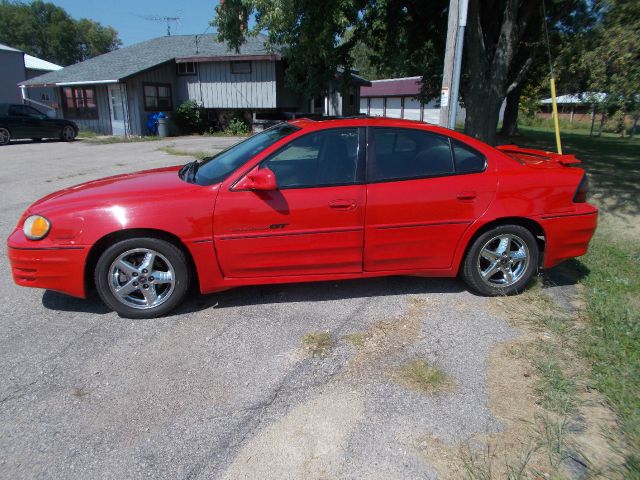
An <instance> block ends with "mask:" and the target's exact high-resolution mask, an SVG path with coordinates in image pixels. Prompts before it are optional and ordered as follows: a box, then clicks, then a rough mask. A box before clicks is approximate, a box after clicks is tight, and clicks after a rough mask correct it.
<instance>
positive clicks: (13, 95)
mask: <svg viewBox="0 0 640 480" xmlns="http://www.w3.org/2000/svg"><path fill="white" fill-rule="evenodd" d="M0 72H2V73H0V103H20V102H21V100H22V95H21V94H20V89H19V88H18V82H22V81H23V80H25V74H26V72H25V69H24V53H22V52H14V51H12V50H0Z"/></svg>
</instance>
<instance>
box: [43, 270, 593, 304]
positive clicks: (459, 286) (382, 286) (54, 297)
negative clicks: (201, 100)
mask: <svg viewBox="0 0 640 480" xmlns="http://www.w3.org/2000/svg"><path fill="white" fill-rule="evenodd" d="M588 273H589V270H588V269H587V268H586V267H585V266H584V265H583V264H582V263H581V262H579V261H578V260H569V261H567V262H565V263H563V264H561V265H559V266H557V267H554V268H552V269H549V270H546V271H545V272H544V283H545V285H546V286H573V285H575V284H576V283H578V282H579V281H580V279H582V278H583V277H584V276H585V275H587V274H588ZM466 291H469V290H468V289H467V287H466V285H465V284H464V283H463V282H462V281H461V280H459V279H457V278H422V277H381V278H368V279H358V280H342V281H328V282H309V283H294V284H281V285H258V286H251V287H237V288H233V289H230V290H226V291H224V292H218V293H213V294H208V295H201V294H198V293H196V292H194V293H192V294H191V295H189V296H188V297H187V299H186V300H185V302H184V303H183V304H182V305H181V306H179V307H178V308H177V309H176V310H175V311H174V312H173V314H174V315H176V314H177V315H180V314H187V313H193V312H199V311H201V310H206V309H207V308H214V307H215V308H233V307H244V306H251V305H263V304H277V303H297V302H325V301H335V300H345V299H353V298H368V297H383V296H394V295H410V294H425V293H427V294H428V293H439V294H440V293H461V292H466ZM470 293H472V294H473V292H470ZM42 304H43V305H44V307H45V308H47V309H49V310H58V311H62V312H81V313H92V314H98V315H103V314H105V313H109V312H110V310H109V309H108V308H107V307H106V306H104V304H103V303H102V302H101V301H100V299H99V298H98V296H97V295H96V294H95V293H93V294H92V295H91V296H90V297H89V298H87V299H86V300H82V299H79V298H74V297H69V296H67V295H63V294H61V293H57V292H54V291H51V290H47V291H46V292H45V293H44V295H43V297H42Z"/></svg>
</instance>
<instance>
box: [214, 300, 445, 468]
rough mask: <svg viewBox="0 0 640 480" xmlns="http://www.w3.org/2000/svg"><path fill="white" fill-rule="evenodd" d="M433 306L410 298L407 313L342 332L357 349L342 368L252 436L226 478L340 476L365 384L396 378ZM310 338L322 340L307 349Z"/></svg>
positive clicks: (361, 408) (362, 403) (360, 416)
mask: <svg viewBox="0 0 640 480" xmlns="http://www.w3.org/2000/svg"><path fill="white" fill-rule="evenodd" d="M430 305H432V302H430V301H429V300H425V299H415V298H414V299H411V300H410V301H409V308H408V311H407V312H406V313H405V314H403V315H400V316H397V317H394V318H392V319H388V320H383V321H380V322H376V323H374V324H373V325H371V327H370V328H369V329H367V330H366V331H365V332H356V333H353V334H349V335H346V336H345V337H343V338H342V341H344V342H349V343H350V344H351V345H352V346H353V347H354V348H355V349H356V352H355V355H353V357H352V359H351V360H350V361H349V363H348V364H347V365H346V367H345V368H344V370H343V371H342V373H340V374H339V375H337V376H336V377H334V379H333V380H332V381H331V382H330V383H328V384H327V385H325V387H323V388H322V390H321V392H320V393H318V394H317V395H315V396H313V397H312V398H311V399H310V400H308V401H307V402H305V403H303V404H301V405H298V406H296V407H294V408H293V409H291V410H290V411H289V412H287V414H286V415H284V416H283V417H282V418H281V419H279V420H278V421H276V422H275V423H273V424H270V425H268V426H266V427H265V428H263V429H262V430H260V431H259V432H258V433H257V434H256V435H255V436H253V437H252V438H251V439H250V440H249V441H248V442H247V443H246V444H245V445H244V446H243V447H242V449H241V450H240V452H239V454H238V455H237V456H236V458H235V459H234V461H233V463H232V465H231V466H230V467H229V469H228V470H227V472H226V475H225V477H224V478H225V479H227V480H232V479H233V480H236V479H249V478H260V479H282V478H305V479H333V478H340V475H341V473H340V472H341V468H342V466H343V463H344V461H345V455H348V451H347V447H346V446H345V442H346V441H347V439H348V437H349V434H350V433H351V432H352V431H353V430H354V429H355V428H356V426H357V425H358V423H359V422H360V421H361V420H363V419H364V413H365V399H366V396H365V391H364V386H365V385H368V384H369V383H370V382H372V381H376V382H378V381H385V380H386V379H389V378H394V375H395V373H394V372H396V370H397V367H398V365H399V364H400V363H402V361H404V360H405V359H406V355H407V353H406V350H407V347H408V346H410V345H412V344H413V343H415V342H416V341H417V340H419V338H420V337H419V335H420V329H421V327H422V319H423V318H424V316H425V315H427V314H428V311H427V310H426V308H427V307H428V306H430ZM314 339H315V336H314ZM308 343H311V344H312V345H316V344H317V343H318V342H317V341H311V340H309V342H305V347H304V350H308ZM321 343H322V342H321ZM300 350H303V349H300ZM306 353H308V352H306ZM302 356H303V357H304V355H302ZM314 361H323V360H319V359H315V360H314ZM381 373H382V375H381Z"/></svg>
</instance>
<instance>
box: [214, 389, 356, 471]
mask: <svg viewBox="0 0 640 480" xmlns="http://www.w3.org/2000/svg"><path fill="white" fill-rule="evenodd" d="M363 413H364V402H363V400H362V398H361V396H360V395H359V394H357V393H355V392H349V391H344V390H341V389H339V390H335V389H333V388H332V389H331V390H330V391H328V392H326V393H323V394H320V395H318V396H317V397H314V398H313V399H311V400H310V401H308V402H306V403H304V404H302V405H299V406H297V407H295V408H294V409H293V410H291V411H290V412H289V413H288V414H287V415H286V416H285V417H283V418H282V419H281V420H279V421H277V422H276V423H274V424H272V425H270V426H268V427H266V428H265V429H263V430H262V431H260V432H259V433H258V434H257V435H256V436H255V437H253V438H252V439H251V440H250V441H249V442H248V443H247V444H246V445H245V446H244V447H243V448H242V450H241V451H240V453H239V454H238V456H237V457H236V458H235V460H234V462H233V464H232V465H231V466H230V467H229V469H228V470H227V473H226V475H225V477H224V478H225V479H226V480H236V479H253V478H260V479H263V480H268V479H283V478H306V479H329V478H337V476H336V475H337V472H338V471H339V468H340V465H341V461H342V456H343V454H344V453H345V449H344V447H343V443H344V441H345V439H346V438H347V436H348V434H349V433H350V432H351V431H352V429H353V428H354V427H355V425H356V423H357V422H358V421H359V419H360V418H361V417H362V415H363Z"/></svg>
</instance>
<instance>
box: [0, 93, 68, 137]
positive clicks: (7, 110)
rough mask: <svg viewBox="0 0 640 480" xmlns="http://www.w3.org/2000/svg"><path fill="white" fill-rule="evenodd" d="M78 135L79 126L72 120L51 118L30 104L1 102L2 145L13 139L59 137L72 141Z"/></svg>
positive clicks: (0, 132) (0, 131)
mask: <svg viewBox="0 0 640 480" xmlns="http://www.w3.org/2000/svg"><path fill="white" fill-rule="evenodd" d="M77 135H78V126H77V125H76V124H75V123H73V122H72V121H70V120H64V119H61V118H49V117H48V116H47V115H45V114H44V113H42V112H40V111H39V110H36V109H35V108H33V107H30V106H29V105H22V104H19V103H0V145H7V144H8V143H9V142H10V141H11V140H17V139H20V138H31V139H33V140H35V141H38V140H41V139H43V138H59V139H60V140H63V141H65V142H71V141H72V140H74V139H75V138H76V136H77Z"/></svg>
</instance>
